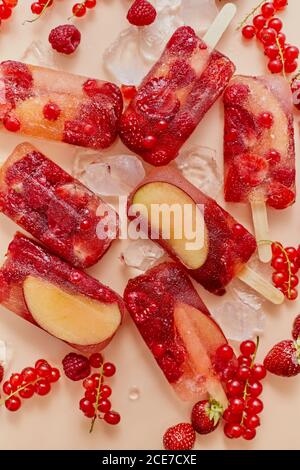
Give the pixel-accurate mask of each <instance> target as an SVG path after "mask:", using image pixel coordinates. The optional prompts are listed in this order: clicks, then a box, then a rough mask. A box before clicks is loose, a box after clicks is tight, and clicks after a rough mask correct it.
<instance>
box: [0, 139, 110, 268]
mask: <svg viewBox="0 0 300 470" xmlns="http://www.w3.org/2000/svg"><path fill="white" fill-rule="evenodd" d="M0 211H2V212H3V213H4V214H5V215H7V216H8V217H9V218H11V219H12V220H14V221H15V222H16V223H17V224H18V225H19V226H20V227H22V228H23V229H25V230H27V232H29V233H31V234H32V235H33V236H34V237H35V238H37V239H38V240H40V242H42V243H43V244H44V245H46V246H47V247H48V249H49V250H50V251H51V252H53V253H55V254H57V255H59V256H60V257H61V258H64V259H65V260H67V261H69V262H70V263H71V264H72V265H74V266H77V267H81V268H83V267H88V266H91V265H92V264H94V263H96V262H97V261H98V260H99V259H100V257H101V256H102V255H103V254H104V253H105V252H106V250H107V249H108V248H109V246H110V244H111V242H112V241H113V240H114V239H115V238H116V237H117V234H118V216H117V214H116V212H115V211H114V210H113V209H112V208H111V207H110V206H108V205H107V204H106V203H104V202H103V201H102V200H101V199H100V198H99V197H98V196H96V195H95V194H94V193H92V192H91V191H90V190H89V189H87V188H86V187H85V186H83V185H82V184H81V183H80V182H79V181H78V180H76V179H74V178H73V177H72V176H70V175H69V174H68V173H66V172H65V171H64V170H63V169H62V168H60V167H59V166H58V165H56V164H55V163H54V162H52V161H51V160H49V159H48V158H47V157H45V156H44V155H43V154H42V153H41V152H40V151H39V150H37V149H36V148H35V147H33V146H32V145H31V144H28V143H23V144H20V145H18V146H17V147H16V149H15V150H14V151H13V153H12V154H11V155H10V157H9V158H8V159H7V160H6V162H4V164H3V165H2V167H1V169H0ZM108 221H109V222H110V224H109V225H110V227H112V226H113V227H115V231H113V230H110V231H105V225H107V223H108Z"/></svg>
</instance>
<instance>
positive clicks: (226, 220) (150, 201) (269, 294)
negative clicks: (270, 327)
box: [128, 166, 284, 303]
mask: <svg viewBox="0 0 300 470" xmlns="http://www.w3.org/2000/svg"><path fill="white" fill-rule="evenodd" d="M128 216H129V218H130V219H132V220H133V221H135V223H136V224H137V225H140V226H141V229H142V230H144V231H148V235H149V237H150V238H151V239H152V240H153V241H155V242H157V243H159V244H160V245H161V246H162V247H163V248H164V249H165V250H166V251H167V252H168V253H169V254H170V256H171V257H172V258H174V259H175V260H176V261H179V262H180V263H181V264H182V265H183V266H184V267H185V269H186V270H187V272H188V273H189V274H190V275H191V276H192V277H193V278H194V279H195V280H196V281H198V282H199V283H200V284H202V285H203V287H205V289H207V290H208V291H210V292H212V293H214V294H217V295H222V294H224V293H225V290H226V286H227V285H228V284H229V283H230V281H231V280H232V279H233V278H234V277H236V276H237V277H239V278H240V279H242V280H243V281H244V282H246V283H248V284H249V285H250V286H251V287H253V288H254V289H256V290H257V291H258V292H260V293H261V294H262V295H264V296H265V297H266V298H268V299H269V300H270V301H272V302H274V303H282V302H283V300H284V297H283V295H282V293H281V292H279V291H278V289H276V288H275V287H274V286H272V285H271V284H269V283H267V282H266V281H265V280H264V278H263V277H261V276H259V275H258V274H257V273H255V272H254V271H252V270H251V269H250V268H249V267H247V266H246V263H247V262H248V261H249V259H250V258H251V256H252V255H253V254H254V252H255V250H256V248H257V245H256V241H255V238H254V237H253V235H251V233H249V232H248V230H246V229H245V228H244V227H243V226H242V225H241V224H239V223H238V222H237V221H236V220H235V219H234V218H233V217H232V216H231V215H230V214H229V213H228V212H226V211H225V210H224V209H222V207H220V206H219V205H218V204H217V203H216V202H215V201H214V200H213V199H212V198H210V197H208V196H206V195H205V194H204V193H202V192H201V191H200V190H199V189H198V188H196V187H195V186H193V185H192V184H191V183H189V182H188V181H187V180H186V179H185V178H184V177H183V176H182V175H181V173H180V172H179V171H178V170H176V169H175V168H172V167H170V166H168V167H161V168H156V169H154V170H153V171H152V172H151V173H150V174H149V175H148V176H147V177H146V178H145V180H144V181H142V182H141V183H140V184H139V186H138V187H137V188H135V189H134V191H133V192H132V194H131V195H130V197H129V203H128Z"/></svg>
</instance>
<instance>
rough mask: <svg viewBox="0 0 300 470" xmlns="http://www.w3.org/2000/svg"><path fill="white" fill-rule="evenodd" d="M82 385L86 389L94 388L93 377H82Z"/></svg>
mask: <svg viewBox="0 0 300 470" xmlns="http://www.w3.org/2000/svg"><path fill="white" fill-rule="evenodd" d="M83 387H84V388H85V389H86V390H94V389H95V388H96V385H95V382H94V379H93V378H92V377H87V378H86V379H84V381H83Z"/></svg>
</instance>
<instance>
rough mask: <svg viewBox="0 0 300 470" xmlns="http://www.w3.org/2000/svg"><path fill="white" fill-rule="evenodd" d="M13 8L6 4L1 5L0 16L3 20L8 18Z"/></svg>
mask: <svg viewBox="0 0 300 470" xmlns="http://www.w3.org/2000/svg"><path fill="white" fill-rule="evenodd" d="M11 13H12V11H11V8H10V7H9V6H7V5H5V4H2V5H0V18H1V20H7V19H8V18H9V17H10V16H11Z"/></svg>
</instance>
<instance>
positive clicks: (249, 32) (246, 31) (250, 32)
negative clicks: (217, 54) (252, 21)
mask: <svg viewBox="0 0 300 470" xmlns="http://www.w3.org/2000/svg"><path fill="white" fill-rule="evenodd" d="M255 33H256V30H255V28H254V26H251V25H246V26H244V27H243V29H242V35H243V36H244V38H245V39H252V38H254V36H255Z"/></svg>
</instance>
